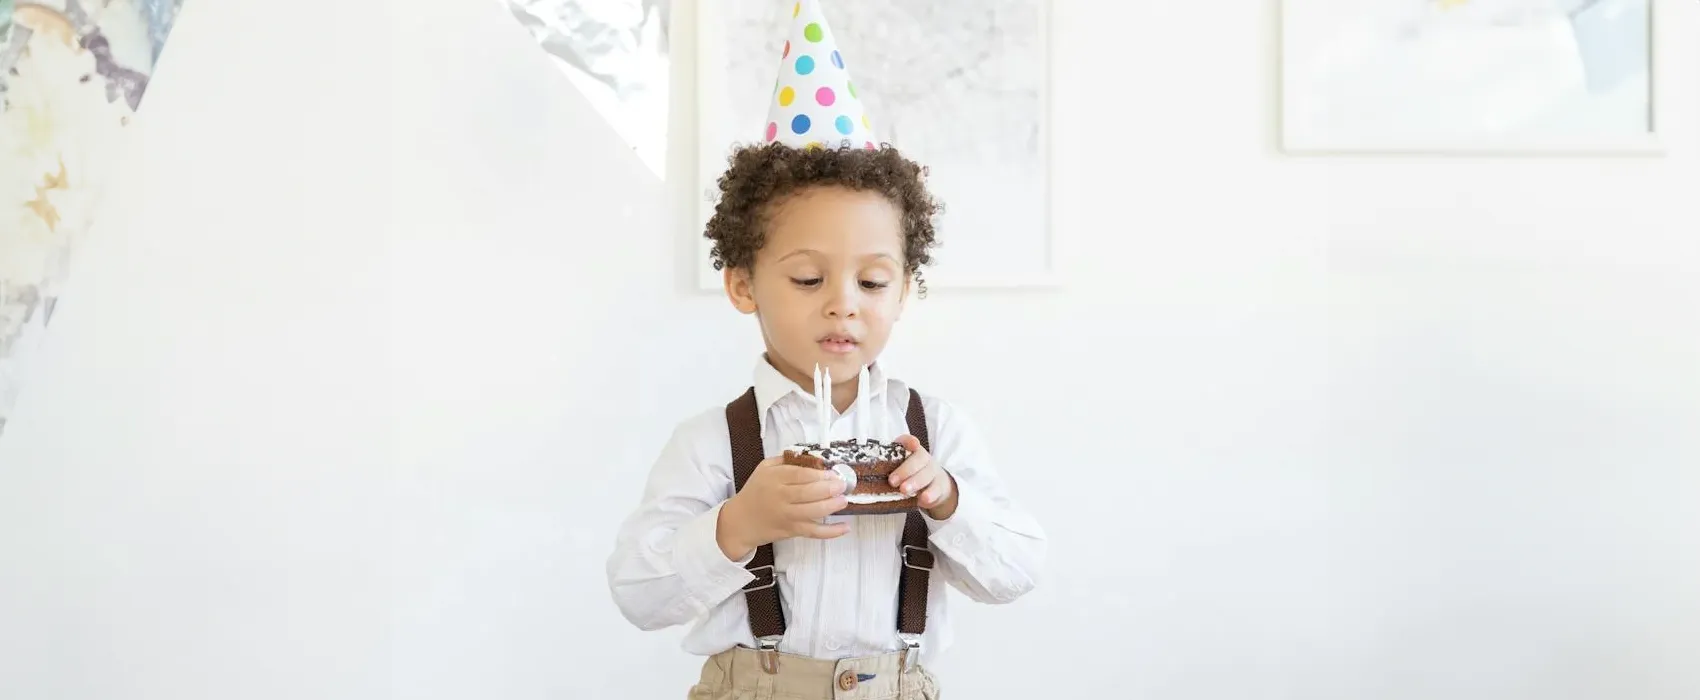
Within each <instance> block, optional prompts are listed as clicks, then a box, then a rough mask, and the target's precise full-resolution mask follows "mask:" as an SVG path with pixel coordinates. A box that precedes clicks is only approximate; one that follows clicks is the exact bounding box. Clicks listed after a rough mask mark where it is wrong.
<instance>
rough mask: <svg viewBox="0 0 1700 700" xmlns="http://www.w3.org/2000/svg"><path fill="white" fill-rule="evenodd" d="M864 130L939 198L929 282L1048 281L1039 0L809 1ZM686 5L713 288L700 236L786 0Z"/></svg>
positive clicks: (1043, 9) (760, 97) (768, 72)
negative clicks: (902, 157) (863, 111)
mask: <svg viewBox="0 0 1700 700" xmlns="http://www.w3.org/2000/svg"><path fill="white" fill-rule="evenodd" d="M813 1H815V2H820V3H821V5H820V9H821V11H822V12H823V13H824V14H825V16H826V18H827V22H828V25H829V26H830V27H831V31H832V32H833V35H834V37H835V38H836V41H837V45H838V47H839V49H840V50H841V55H842V60H843V61H844V66H845V70H846V71H847V72H848V73H849V75H850V76H851V79H852V80H853V81H854V84H855V89H856V93H857V96H858V97H859V98H860V99H861V100H862V102H863V103H864V104H865V105H866V107H867V110H868V113H869V114H870V115H871V117H872V129H873V130H874V132H875V134H876V136H877V138H878V139H879V140H881V141H884V142H886V143H890V144H892V145H893V146H895V147H897V148H899V149H901V150H902V151H903V152H904V153H905V154H906V155H907V156H909V157H910V158H912V159H914V160H916V161H917V162H920V163H921V164H923V165H925V166H927V168H928V170H929V175H928V185H929V188H930V189H931V191H932V193H933V195H934V196H935V197H936V198H937V199H938V200H939V201H940V202H941V203H942V204H943V205H944V212H943V213H942V214H941V215H940V216H939V218H938V220H937V227H938V242H939V246H938V248H936V249H935V251H934V256H933V257H934V263H933V265H932V266H931V267H929V268H928V269H927V270H926V272H925V276H926V280H927V286H928V288H929V289H931V290H941V289H951V288H971V287H973V288H1013V287H1028V286H1051V285H1055V284H1056V283H1057V279H1056V268H1055V261H1056V254H1057V250H1056V245H1055V240H1054V239H1055V237H1054V235H1053V230H1052V226H1051V215H1050V214H1051V210H1050V172H1049V164H1050V154H1049V138H1048V132H1047V129H1048V127H1049V118H1048V116H1049V115H1048V105H1049V95H1048V76H1049V68H1050V54H1049V42H1048V36H1047V30H1048V25H1049V22H1048V20H1049V17H1048V13H1049V8H1048V2H1049V0H930V1H929V2H912V1H909V0H813ZM695 4H696V13H695V16H696V44H697V55H696V76H697V86H696V92H697V109H696V110H695V111H696V114H697V119H698V123H697V133H696V139H697V171H698V172H697V177H696V184H697V186H696V187H695V188H693V190H692V191H693V193H694V194H695V195H696V196H697V197H696V202H695V203H694V204H695V210H696V212H695V213H696V216H695V222H696V228H695V231H694V235H693V239H694V240H695V241H696V251H695V255H696V257H695V261H696V263H697V267H696V269H697V270H698V271H699V272H698V282H699V285H700V287H701V288H702V289H704V290H718V289H720V288H721V274H720V272H719V271H716V270H715V269H714V268H713V266H712V264H711V263H710V261H709V251H710V250H711V249H712V247H713V246H712V243H711V242H710V241H708V240H706V239H704V238H703V237H702V235H701V232H702V230H703V227H704V226H705V225H706V224H707V222H708V220H709V218H710V216H711V215H712V214H713V212H714V205H715V194H716V191H717V187H716V181H717V180H718V178H719V177H720V175H721V174H722V173H724V171H725V168H726V165H727V158H728V157H729V156H730V154H731V152H732V150H733V147H734V146H735V145H748V144H756V143H761V142H762V140H763V139H764V128H765V126H766V115H767V113H768V109H769V105H768V101H769V100H770V99H772V98H773V95H774V89H775V78H776V77H777V76H778V75H779V70H780V67H781V60H782V56H783V55H784V54H785V51H786V47H785V46H784V44H785V37H786V35H787V32H788V30H789V29H790V28H791V26H790V25H791V22H792V9H793V2H791V1H788V0H785V1H776V0H700V1H699V2H697V3H695Z"/></svg>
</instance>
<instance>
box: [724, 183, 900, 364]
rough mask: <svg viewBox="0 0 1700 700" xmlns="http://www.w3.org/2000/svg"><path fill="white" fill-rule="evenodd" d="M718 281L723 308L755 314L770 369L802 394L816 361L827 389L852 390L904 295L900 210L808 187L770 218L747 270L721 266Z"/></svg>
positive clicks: (863, 195) (878, 199) (876, 199)
mask: <svg viewBox="0 0 1700 700" xmlns="http://www.w3.org/2000/svg"><path fill="white" fill-rule="evenodd" d="M726 281H727V293H728V294H729V295H730V296H731V298H732V303H733V304H734V305H735V306H737V307H738V309H739V310H741V311H743V312H744V313H753V314H756V317H757V319H758V320H759V322H760V324H761V329H762V335H763V338H764V339H765V340H766V343H767V351H768V357H769V359H770V360H771V361H772V362H773V364H774V365H776V366H777V367H778V369H779V370H780V372H782V373H784V374H785V375H786V376H788V377H790V378H791V379H792V380H793V381H795V382H797V383H798V384H799V385H800V386H803V387H804V388H809V387H812V386H814V379H813V374H814V367H815V365H816V364H819V365H820V366H821V367H822V368H823V369H828V370H830V371H831V372H832V380H833V383H834V384H839V383H846V382H847V383H849V384H850V386H855V381H856V375H857V372H859V371H860V370H861V368H862V367H863V366H864V365H869V364H872V363H873V362H874V360H875V359H876V358H878V357H879V354H880V352H881V351H882V350H884V349H885V344H886V340H887V339H888V338H889V337H890V336H891V326H892V324H893V323H895V322H896V321H897V319H898V316H899V315H901V314H902V311H903V306H904V302H905V297H906V296H907V293H908V289H909V285H908V277H907V276H906V275H904V273H903V223H902V219H901V213H900V211H899V210H898V208H897V207H896V206H895V205H894V204H893V203H892V202H891V201H890V200H888V199H886V198H885V197H884V196H883V195H880V194H878V193H875V192H855V191H851V190H848V189H845V188H838V187H833V188H812V189H810V190H808V191H806V192H803V193H801V194H799V195H797V196H795V197H792V198H790V199H787V200H785V201H784V202H783V203H782V204H780V205H779V207H778V208H777V209H776V210H775V211H774V212H773V216H772V218H771V219H770V221H769V225H768V230H767V240H766V241H765V244H764V245H763V247H762V249H761V250H760V251H759V252H757V253H756V258H755V269H754V271H753V272H748V273H746V272H745V271H742V270H739V271H732V270H728V271H727V274H726ZM834 394H835V395H842V396H848V394H845V393H841V392H834Z"/></svg>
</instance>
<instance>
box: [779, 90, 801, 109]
mask: <svg viewBox="0 0 1700 700" xmlns="http://www.w3.org/2000/svg"><path fill="white" fill-rule="evenodd" d="M795 99H797V91H796V90H792V89H791V88H790V86H786V88H785V89H784V90H780V91H779V106H781V107H790V106H791V101H792V100H795Z"/></svg>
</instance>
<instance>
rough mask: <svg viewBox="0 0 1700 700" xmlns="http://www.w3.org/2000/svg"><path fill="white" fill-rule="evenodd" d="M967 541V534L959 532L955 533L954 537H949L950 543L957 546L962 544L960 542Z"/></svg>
mask: <svg viewBox="0 0 1700 700" xmlns="http://www.w3.org/2000/svg"><path fill="white" fill-rule="evenodd" d="M967 541H968V536H967V535H964V534H962V533H960V532H958V533H956V536H955V537H952V538H950V542H951V544H954V545H956V546H958V547H960V546H962V543H964V542H967Z"/></svg>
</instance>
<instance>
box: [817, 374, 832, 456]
mask: <svg viewBox="0 0 1700 700" xmlns="http://www.w3.org/2000/svg"><path fill="white" fill-rule="evenodd" d="M821 393H822V394H823V395H824V396H825V397H826V398H825V399H822V400H821V403H820V417H821V430H823V431H824V432H823V433H822V434H821V441H820V444H822V445H830V444H832V414H833V412H834V410H835V409H833V407H832V368H830V367H828V368H826V369H824V370H821Z"/></svg>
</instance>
